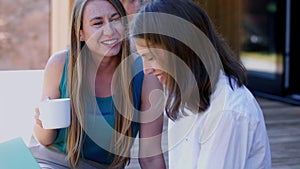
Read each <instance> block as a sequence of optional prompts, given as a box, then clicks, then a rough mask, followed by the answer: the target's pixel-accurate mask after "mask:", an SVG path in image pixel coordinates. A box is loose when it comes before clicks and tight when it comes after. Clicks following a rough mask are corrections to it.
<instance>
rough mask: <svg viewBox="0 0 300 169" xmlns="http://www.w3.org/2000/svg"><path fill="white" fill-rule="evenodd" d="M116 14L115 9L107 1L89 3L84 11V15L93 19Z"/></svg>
mask: <svg viewBox="0 0 300 169" xmlns="http://www.w3.org/2000/svg"><path fill="white" fill-rule="evenodd" d="M116 12H117V10H116V9H115V7H114V6H113V5H112V4H111V3H110V2H108V1H107V0H92V1H88V2H87V4H86V6H85V9H84V15H86V16H91V17H92V16H106V15H112V14H113V13H116Z"/></svg>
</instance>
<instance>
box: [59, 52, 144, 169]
mask: <svg viewBox="0 0 300 169" xmlns="http://www.w3.org/2000/svg"><path fill="white" fill-rule="evenodd" d="M142 66H143V65H142V59H141V58H140V57H139V58H137V59H136V60H135V62H134V64H133V67H132V71H133V74H136V75H135V77H134V78H133V83H132V85H133V86H132V90H133V91H132V92H133V102H134V108H135V109H136V110H140V107H141V93H142V84H143V79H144V73H143V71H141V70H143V69H142ZM67 72H68V55H67V57H66V61H65V64H64V69H63V73H62V78H61V82H60V93H61V98H66V97H69V94H68V89H67V88H68V85H67V83H68V73H67ZM96 101H97V104H98V107H99V109H100V111H101V114H102V115H103V117H104V119H105V120H106V122H107V123H108V124H109V125H110V126H111V127H112V128H114V123H115V118H114V117H115V114H114V113H115V111H114V106H113V98H112V97H111V96H110V97H105V98H100V97H96ZM134 113H138V112H134ZM131 127H132V133H133V134H132V137H136V136H137V133H138V131H139V129H140V125H139V123H136V122H132V125H131ZM67 132H68V131H67V128H63V129H58V134H57V137H56V139H55V141H54V143H53V145H54V146H55V147H56V148H57V149H59V150H60V151H62V152H64V153H66V143H67ZM112 134H113V133H112V132H111V133H108V132H106V133H105V132H104V133H103V136H104V137H106V136H107V137H108V138H105V139H106V140H109V141H110V140H111V139H112ZM81 156H82V157H84V158H85V159H88V160H92V161H96V162H98V163H101V164H106V165H109V164H111V163H112V161H113V159H114V154H112V153H110V152H108V151H107V150H105V149H103V148H101V147H100V146H98V145H97V144H96V143H95V142H94V141H93V140H92V139H91V138H90V137H89V136H88V135H87V134H85V135H84V140H83V147H82V155H81Z"/></svg>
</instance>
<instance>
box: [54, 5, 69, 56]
mask: <svg viewBox="0 0 300 169" xmlns="http://www.w3.org/2000/svg"><path fill="white" fill-rule="evenodd" d="M73 3H74V0H51V28H50V30H51V33H50V36H51V38H50V41H51V42H50V44H51V46H50V48H51V50H50V51H51V55H52V54H53V53H55V52H57V51H59V50H62V49H65V48H66V47H67V45H68V35H69V23H70V15H71V12H72V6H73Z"/></svg>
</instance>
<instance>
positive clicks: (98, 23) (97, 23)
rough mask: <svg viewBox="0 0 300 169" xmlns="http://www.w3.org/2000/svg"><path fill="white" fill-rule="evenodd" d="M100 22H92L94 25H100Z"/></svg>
mask: <svg viewBox="0 0 300 169" xmlns="http://www.w3.org/2000/svg"><path fill="white" fill-rule="evenodd" d="M102 24H103V22H100V21H99V22H95V23H94V25H102Z"/></svg>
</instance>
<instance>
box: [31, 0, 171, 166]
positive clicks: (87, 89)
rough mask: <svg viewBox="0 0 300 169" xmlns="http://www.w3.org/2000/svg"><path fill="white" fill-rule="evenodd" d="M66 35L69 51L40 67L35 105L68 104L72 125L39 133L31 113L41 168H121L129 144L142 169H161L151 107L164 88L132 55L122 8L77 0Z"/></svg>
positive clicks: (158, 128)
mask: <svg viewBox="0 0 300 169" xmlns="http://www.w3.org/2000/svg"><path fill="white" fill-rule="evenodd" d="M70 28H71V29H70V32H71V34H70V46H69V48H68V49H67V50H63V51H60V52H57V53H55V54H54V55H53V56H51V58H50V59H49V61H48V63H47V65H46V67H45V73H44V83H43V89H42V97H41V99H42V100H43V99H45V98H46V97H50V99H55V98H66V97H70V98H71V125H70V126H69V127H68V128H61V129H43V125H42V124H43V123H42V121H41V120H40V119H39V109H38V108H36V115H35V120H36V124H35V126H34V137H33V140H34V141H35V143H36V144H32V145H31V146H30V150H31V152H32V153H33V155H34V157H35V158H36V160H37V161H38V163H39V165H40V166H41V168H55V169H61V168H84V169H93V168H125V166H126V165H128V163H129V161H130V158H132V156H131V154H130V148H131V146H132V144H133V141H134V139H135V138H137V139H139V140H138V142H139V156H137V157H135V158H139V163H140V166H141V168H157V169H160V168H165V161H164V158H163V154H162V149H161V133H162V126H163V109H161V108H158V107H159V106H153V105H158V103H159V102H158V103H152V101H153V100H156V101H157V100H159V99H160V98H158V97H159V96H161V95H159V96H158V95H156V94H155V93H156V92H154V94H153V93H152V92H153V91H154V90H162V86H161V85H160V83H159V82H158V79H157V78H156V77H155V76H152V75H144V73H143V66H142V60H141V58H139V57H137V58H136V57H133V56H132V55H130V45H129V40H128V38H127V37H125V35H126V32H127V19H126V13H125V10H124V8H123V6H122V4H121V2H120V1H119V0H76V1H75V3H74V7H73V11H72V19H71V26H70ZM150 94H151V99H150V97H149V96H150ZM58 118H59V117H58ZM138 133H139V134H138ZM137 136H138V137H137ZM34 141H33V142H34Z"/></svg>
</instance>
